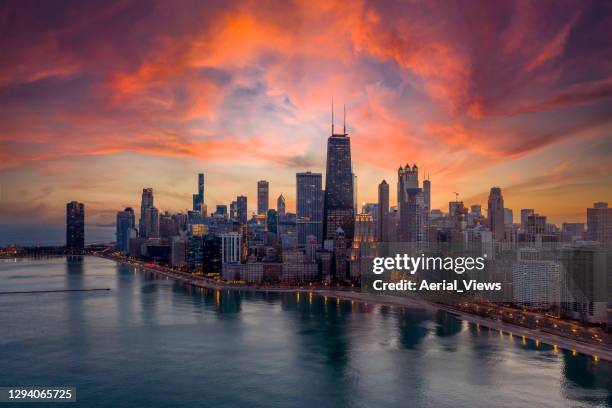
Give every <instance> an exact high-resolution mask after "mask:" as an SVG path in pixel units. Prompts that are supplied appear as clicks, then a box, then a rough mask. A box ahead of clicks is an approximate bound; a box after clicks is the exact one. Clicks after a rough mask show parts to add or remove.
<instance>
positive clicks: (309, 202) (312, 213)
mask: <svg viewBox="0 0 612 408" xmlns="http://www.w3.org/2000/svg"><path fill="white" fill-rule="evenodd" d="M295 178H296V200H297V202H296V228H297V232H298V245H299V246H304V245H306V237H307V236H309V235H312V236H314V237H316V238H317V242H319V243H322V242H323V190H322V189H321V185H322V179H323V178H322V175H321V173H311V172H309V171H308V172H305V173H297V174H296V175H295Z"/></svg>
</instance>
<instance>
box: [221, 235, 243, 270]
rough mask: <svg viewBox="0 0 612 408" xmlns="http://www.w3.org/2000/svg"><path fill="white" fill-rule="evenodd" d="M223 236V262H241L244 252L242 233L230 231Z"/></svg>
mask: <svg viewBox="0 0 612 408" xmlns="http://www.w3.org/2000/svg"><path fill="white" fill-rule="evenodd" d="M220 238H221V263H223V264H236V263H240V259H241V253H242V234H240V233H239V232H228V233H224V234H221V235H220Z"/></svg>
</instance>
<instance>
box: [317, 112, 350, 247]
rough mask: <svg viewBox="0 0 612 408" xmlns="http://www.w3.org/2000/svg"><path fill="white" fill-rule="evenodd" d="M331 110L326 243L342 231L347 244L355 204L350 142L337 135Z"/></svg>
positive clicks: (326, 178) (326, 196)
mask: <svg viewBox="0 0 612 408" xmlns="http://www.w3.org/2000/svg"><path fill="white" fill-rule="evenodd" d="M333 122H334V121H333V107H332V134H331V136H330V137H329V138H328V139H327V165H326V173H325V199H324V207H323V208H324V215H323V235H324V239H334V238H335V236H336V230H337V229H338V227H340V228H341V229H342V230H343V231H344V234H345V238H346V242H349V243H350V242H352V241H353V231H354V222H355V202H354V198H355V197H354V195H353V184H354V182H353V172H352V165H351V139H350V138H349V136H348V134H347V133H346V122H345V126H344V132H343V133H342V134H336V133H334V123H333Z"/></svg>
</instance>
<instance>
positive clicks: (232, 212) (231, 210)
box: [229, 201, 238, 221]
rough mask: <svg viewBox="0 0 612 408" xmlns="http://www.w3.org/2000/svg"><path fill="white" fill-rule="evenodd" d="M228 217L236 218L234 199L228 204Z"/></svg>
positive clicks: (236, 209)
mask: <svg viewBox="0 0 612 408" xmlns="http://www.w3.org/2000/svg"><path fill="white" fill-rule="evenodd" d="M229 219H230V221H236V220H238V204H237V203H236V201H232V202H231V203H230V206H229Z"/></svg>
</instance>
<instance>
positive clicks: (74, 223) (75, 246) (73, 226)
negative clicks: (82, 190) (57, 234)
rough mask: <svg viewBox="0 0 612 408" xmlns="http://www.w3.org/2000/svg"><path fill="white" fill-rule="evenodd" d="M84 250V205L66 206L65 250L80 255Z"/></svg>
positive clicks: (70, 204) (74, 202)
mask: <svg viewBox="0 0 612 408" xmlns="http://www.w3.org/2000/svg"><path fill="white" fill-rule="evenodd" d="M83 248H85V204H83V203H79V202H76V201H71V202H69V203H68V204H66V249H68V250H69V251H70V252H72V253H80V252H82V251H83Z"/></svg>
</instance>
